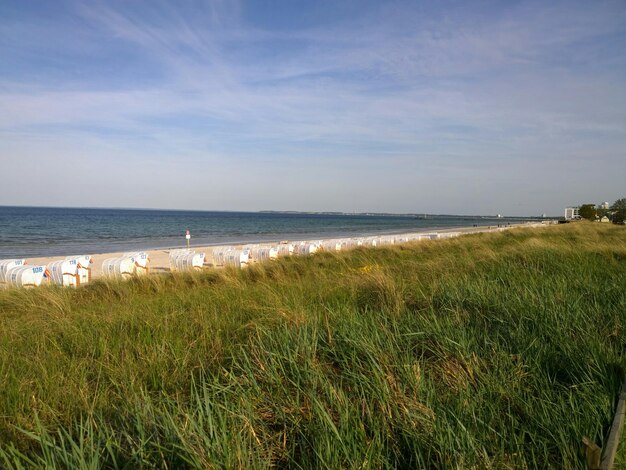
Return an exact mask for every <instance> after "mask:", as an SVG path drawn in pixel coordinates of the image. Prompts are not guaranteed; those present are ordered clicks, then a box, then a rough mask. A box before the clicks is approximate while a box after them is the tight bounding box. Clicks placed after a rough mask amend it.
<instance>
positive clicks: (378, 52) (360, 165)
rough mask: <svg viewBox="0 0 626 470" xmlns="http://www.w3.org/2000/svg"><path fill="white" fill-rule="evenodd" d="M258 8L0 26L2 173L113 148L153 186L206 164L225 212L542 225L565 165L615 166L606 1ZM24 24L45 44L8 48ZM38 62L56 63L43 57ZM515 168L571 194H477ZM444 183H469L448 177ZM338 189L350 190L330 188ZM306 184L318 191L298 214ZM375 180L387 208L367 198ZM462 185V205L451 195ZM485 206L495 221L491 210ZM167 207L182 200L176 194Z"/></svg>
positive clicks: (88, 14) (112, 10)
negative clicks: (387, 214) (430, 199)
mask: <svg viewBox="0 0 626 470" xmlns="http://www.w3.org/2000/svg"><path fill="white" fill-rule="evenodd" d="M255 8H260V6H259V5H255V4H252V3H247V2H242V3H237V2H209V3H206V4H203V5H202V6H200V7H199V8H191V7H190V5H187V4H181V5H178V4H176V5H174V4H172V3H170V2H150V3H149V4H145V5H138V4H136V3H133V4H130V3H126V2H125V3H120V4H115V3H109V2H107V3H98V2H84V3H75V4H71V7H70V8H69V9H67V10H66V11H63V12H61V13H60V14H58V17H54V18H53V19H48V20H41V19H37V18H34V17H33V15H32V13H31V12H29V11H28V10H27V9H24V10H21V9H19V8H18V9H17V12H16V13H15V14H14V15H12V16H11V17H10V18H9V19H7V20H6V21H3V22H1V23H0V38H2V43H4V44H5V45H6V46H5V47H4V48H3V49H4V50H2V49H0V52H1V53H2V54H3V55H6V56H7V57H8V58H9V60H8V64H9V65H10V66H11V67H12V68H11V70H8V68H7V67H8V66H5V67H4V68H0V71H3V70H4V71H5V72H6V73H3V75H4V77H5V79H2V78H0V109H5V110H10V112H8V113H2V114H0V136H2V140H3V141H4V144H0V162H1V161H4V162H8V161H9V160H12V161H11V165H10V166H9V165H8V164H6V165H5V164H3V166H4V167H5V168H10V169H11V171H12V172H14V173H19V171H20V168H21V166H20V163H19V161H17V160H15V158H16V157H15V156H16V155H19V156H20V158H21V159H22V160H23V161H35V160H36V159H37V158H40V155H41V154H42V153H48V154H51V155H53V157H52V159H53V161H58V162H59V164H58V166H59V167H61V168H63V167H64V165H63V163H62V160H61V158H62V157H61V156H60V153H62V152H66V153H72V154H76V155H78V154H79V153H80V152H81V151H80V150H77V149H82V153H83V154H84V155H91V156H92V157H91V158H90V162H91V163H90V164H89V165H87V167H86V168H90V166H91V167H99V165H98V164H97V163H95V162H97V161H99V160H98V159H99V158H106V157H104V156H103V155H107V154H116V155H119V156H120V158H121V160H123V161H124V162H125V164H124V165H126V166H128V165H131V166H132V165H134V164H132V162H136V165H137V166H139V167H141V166H142V165H146V164H149V165H161V166H162V167H163V169H164V171H163V174H162V175H161V176H159V174H155V175H154V178H155V181H157V182H158V184H165V182H166V181H167V180H168V178H167V176H168V173H167V172H168V171H169V172H170V174H171V172H172V171H174V173H175V174H180V175H181V177H182V175H184V174H185V171H183V170H180V171H179V170H174V169H175V168H177V161H179V160H180V159H181V158H182V159H183V160H184V161H186V162H193V164H194V165H196V166H197V167H199V168H202V169H203V171H205V170H207V171H209V172H210V171H211V170H210V169H211V168H216V167H217V168H220V171H219V173H220V174H221V175H222V176H223V178H224V179H225V180H230V179H237V178H238V179H242V178H243V179H246V182H247V184H246V185H245V186H242V185H237V187H236V188H233V187H231V186H229V185H228V184H222V183H219V181H218V182H215V181H214V183H216V185H215V186H214V187H207V188H204V189H203V191H204V192H203V194H205V195H206V197H207V198H212V197H216V195H217V194H218V193H219V194H220V197H219V199H220V200H224V201H225V202H224V206H223V207H222V208H230V209H258V208H267V207H270V206H268V204H270V203H271V204H274V205H273V206H272V207H275V208H277V209H288V208H289V209H332V208H336V209H347V210H353V209H354V208H353V207H346V205H345V204H346V201H345V200H342V199H341V197H344V198H345V197H349V198H352V199H353V198H360V199H361V202H359V208H360V209H362V210H370V209H371V210H374V209H376V210H420V211H429V210H433V211H448V212H481V211H493V210H495V211H497V212H506V208H510V211H517V212H519V211H526V212H528V211H534V212H537V211H539V212H543V211H547V210H552V211H555V210H556V209H557V208H558V207H560V205H561V204H567V203H572V202H576V199H575V198H576V197H577V196H576V194H577V191H578V188H577V187H576V185H577V184H578V183H579V182H580V181H581V177H580V176H579V174H578V171H574V170H573V169H571V167H572V165H581V164H582V163H581V162H584V161H586V160H588V159H589V158H592V159H593V160H595V161H597V162H599V163H600V164H601V165H614V164H615V162H616V161H619V160H620V159H621V158H623V157H624V154H623V150H622V149H623V148H625V147H624V144H625V143H626V135H625V131H624V128H625V126H624V125H625V124H626V111H625V110H626V85H625V83H626V81H625V80H624V78H626V77H625V75H626V73H625V72H626V55H625V54H624V53H623V52H622V51H623V50H626V7H625V6H624V5H623V4H621V3H619V2H614V3H610V2H607V3H601V2H598V3H595V4H594V5H593V6H592V7H590V6H589V4H585V3H580V4H576V3H572V2H567V3H561V4H559V3H551V4H550V5H545V4H544V3H540V2H523V3H519V4H516V5H515V6H508V5H507V4H501V5H500V4H480V3H478V4H473V5H471V6H468V5H465V4H462V5H456V6H446V5H441V4H439V3H436V4H432V5H427V6H426V7H424V6H421V7H416V6H414V5H413V4H412V3H411V2H408V3H404V2H399V3H394V4H386V5H382V6H381V5H379V4H373V5H369V6H367V7H363V8H362V9H359V10H358V11H355V12H354V14H353V15H345V14H344V15H338V16H340V17H339V19H335V18H332V15H328V17H327V18H323V17H322V18H321V19H320V18H319V17H318V18H317V20H316V21H314V22H312V23H311V24H308V23H307V22H306V21H305V20H304V19H299V20H301V23H303V24H301V26H300V27H299V28H291V27H288V26H289V23H290V21H292V20H293V18H290V17H288V16H286V17H283V18H281V17H280V15H281V12H280V10H277V11H276V15H277V19H276V21H277V22H279V23H280V22H282V23H283V24H284V25H285V27H274V28H269V27H267V25H264V24H263V23H262V22H255V21H253V20H252V19H253V18H254V17H255V15H254V13H255V12H254V9H255ZM329 8H330V7H329ZM306 13H307V12H303V13H302V14H303V15H305V14H306ZM331 13H332V12H331ZM318 16H319V15H318ZM34 25H36V26H34ZM35 27H36V28H39V29H37V35H38V36H40V37H50V38H53V41H51V42H50V44H49V45H47V44H46V43H45V42H43V43H42V42H31V41H26V42H24V43H21V42H20V41H19V37H20V36H26V35H27V33H28V32H29V31H31V30H32V29H31V28H35ZM65 27H66V28H67V29H66V30H65V29H64V28H65ZM59 31H63V32H62V33H61V32H59ZM68 31H69V32H71V33H73V34H69V33H68ZM74 38H80V39H81V40H83V41H84V44H76V43H75V40H74ZM0 47H1V46H0ZM46 54H52V55H53V56H54V57H55V60H56V62H57V64H56V65H55V63H54V61H52V63H48V62H46V61H43V64H40V63H39V62H38V59H37V58H39V57H44V56H46ZM0 67H1V66H0ZM64 67H65V68H66V69H64ZM38 71H39V72H41V73H40V74H38V73H37V72H38ZM48 71H50V75H51V77H53V79H52V80H51V81H50V82H48V81H47V80H46V73H47V72H48ZM46 140H47V143H42V144H41V145H38V144H37V142H46ZM33 142H35V143H34V144H33ZM51 143H53V144H52V145H51ZM155 155H158V157H155ZM77 158H78V157H77ZM550 162H551V163H550ZM124 165H122V167H123V166H124ZM268 165H272V168H274V169H276V168H281V171H280V174H281V179H276V178H274V177H271V176H266V177H265V178H266V181H267V184H265V183H264V182H263V179H262V178H260V176H259V177H257V178H256V179H255V178H252V179H250V178H249V177H247V176H246V177H242V176H241V169H243V168H245V169H246V170H247V171H249V172H251V173H252V174H255V175H261V174H263V172H269V171H270V170H269V168H268ZM320 166H321V167H323V171H321V170H318V169H317V168H318V167H320ZM24 168H25V167H24ZM368 168H371V169H372V170H371V171H370V170H369V169H368ZM568 168H570V170H568ZM564 169H565V170H564ZM512 170H514V171H516V172H517V173H516V174H517V175H518V177H520V178H537V175H541V177H540V179H541V180H545V181H546V185H549V184H550V183H549V182H550V181H551V180H553V179H554V178H557V177H558V178H559V181H563V180H562V175H563V171H571V175H572V177H571V184H570V183H567V184H566V185H565V186H564V187H563V195H561V196H560V197H558V198H556V199H555V195H554V194H553V191H552V189H551V188H548V187H546V188H545V191H544V193H543V194H545V199H546V202H545V206H543V207H536V201H535V202H532V205H530V204H529V205H527V206H522V207H521V208H520V207H519V206H517V204H518V203H517V201H518V200H519V199H521V198H523V197H525V195H524V194H523V192H518V193H511V194H508V195H500V194H498V193H497V192H496V191H497V189H498V185H493V186H494V189H493V190H489V189H484V190H481V191H478V190H476V187H475V184H476V183H477V182H478V183H481V184H483V183H484V184H492V183H490V182H491V181H494V180H498V179H500V180H506V181H509V180H510V172H511V171H512ZM51 171H52V172H53V173H54V170H51ZM303 171H306V172H308V173H307V174H308V175H309V176H308V177H306V176H303V173H302V172H303ZM476 171H478V175H477V174H476ZM621 171H622V172H624V171H625V170H623V169H622V170H621ZM350 172H352V173H350ZM459 172H461V173H460V174H463V172H465V174H466V175H470V178H472V179H473V180H474V182H473V183H469V182H467V181H466V182H464V181H463V178H460V179H454V178H453V182H450V181H449V179H450V178H452V176H451V175H456V174H459ZM60 173H61V172H59V174H60ZM108 173H110V172H108ZM157 173H158V172H157ZM31 174H32V172H31ZM205 174H206V173H205ZM337 174H341V175H344V177H345V175H346V174H352V175H354V174H356V175H359V176H360V179H357V180H353V179H352V178H344V180H339V181H338V180H337V177H336V175H337ZM400 175H401V176H400ZM624 176H626V175H625V174H624V173H622V174H620V171H619V170H618V171H617V172H613V173H612V175H610V176H608V177H605V181H604V183H603V184H598V185H597V187H596V188H595V191H596V193H597V196H595V197H596V198H601V199H606V198H610V197H618V196H620V195H619V194H617V191H618V190H619V188H621V187H623V179H624ZM191 177H192V178H195V179H197V176H195V175H194V176H191ZM211 177H214V176H211ZM293 181H298V182H299V185H295V186H294V184H293ZM411 181H419V182H420V184H418V185H416V184H412V183H411ZM438 182H441V183H442V184H439V183H438ZM155 184H156V183H155ZM333 184H338V185H343V186H346V188H345V189H343V190H338V191H334V192H333V191H329V190H327V188H328V186H329V185H331V186H332V185H333ZM399 184H400V186H399ZM316 185H317V186H318V187H320V188H326V190H324V191H320V192H319V196H318V197H317V199H316V200H313V201H312V200H311V198H310V196H309V194H308V192H309V191H314V188H315V187H316ZM372 185H382V187H383V188H385V190H384V191H382V190H381V193H384V195H382V196H381V194H377V195H376V197H374V196H372V192H371V191H369V189H368V188H369V187H371V186H372ZM401 185H405V186H401ZM458 185H461V187H462V188H465V190H461V191H460V192H459V191H458V188H457V186H458ZM105 186H106V184H105V181H103V180H101V179H99V178H98V177H97V176H96V177H95V178H94V180H93V181H92V187H94V188H96V189H97V190H96V191H94V202H91V204H97V202H96V198H100V199H98V200H99V201H102V202H101V205H106V204H109V203H108V202H107V201H109V200H110V199H107V197H106V196H105V193H104V190H103V189H102V188H104V187H105ZM298 187H301V188H308V189H307V190H306V191H304V192H302V193H300V192H299V191H298ZM607 188H608V189H607ZM181 191H182V192H183V194H184V192H185V190H184V188H181ZM428 191H438V192H439V193H440V194H439V196H438V198H436V200H437V204H438V205H437V207H424V206H422V205H419V203H417V204H418V206H416V202H415V201H419V200H424V197H425V196H426V194H427V193H428ZM473 191H474V192H475V193H476V197H475V199H474V200H473V201H472V202H471V204H472V207H467V208H465V209H464V208H463V207H462V204H463V203H467V201H466V200H464V198H462V197H461V194H463V193H465V194H468V193H469V194H472V192H473ZM520 191H521V190H520ZM237 192H243V194H244V195H243V196H240V195H239V194H236V193H237ZM606 192H610V193H611V194H606ZM14 194H15V188H13V187H11V188H10V189H7V190H6V192H4V191H2V190H0V203H1V202H3V201H4V202H5V203H10V202H19V201H20V199H19V197H18V198H17V199H16V198H15V196H13V195H14ZM333 194H334V197H335V198H333ZM341 194H343V196H341V197H339V195H341ZM346 194H349V195H350V196H346ZM428 194H429V193H428ZM594 194H595V193H594ZM407 195H412V196H410V197H409V196H407ZM497 198H502V199H501V202H500V203H499V204H501V205H503V206H504V208H501V207H500V206H498V207H495V208H494V207H492V206H493V204H494V203H493V201H494V200H495V199H497ZM568 198H569V199H568ZM566 199H567V200H566ZM570 199H574V201H570ZM163 200H164V199H158V198H153V199H149V200H148V201H147V202H145V203H144V204H147V205H150V206H155V205H161V206H163V205H164V204H163V202H162V201H163ZM514 200H515V201H516V202H515V204H514V203H513V201H514ZM172 201H173V203H172V204H171V205H170V206H172V205H173V206H179V207H182V204H183V202H184V203H185V204H188V200H187V199H185V197H184V196H181V197H178V198H173V199H172ZM228 201H231V202H228ZM236 201H239V202H236ZM241 201H255V202H254V203H252V202H249V203H245V202H241ZM277 201H283V202H282V203H279V202H277ZM567 201H570V202H567ZM116 205H120V203H119V202H118V203H117V204H116ZM122 205H124V204H122ZM127 205H130V206H137V205H141V204H140V203H138V202H137V201H134V200H129V202H128V204H127ZM193 206H194V207H195V208H201V207H203V206H202V204H201V203H199V202H198V203H194V205H193ZM211 207H212V208H219V207H216V206H211Z"/></svg>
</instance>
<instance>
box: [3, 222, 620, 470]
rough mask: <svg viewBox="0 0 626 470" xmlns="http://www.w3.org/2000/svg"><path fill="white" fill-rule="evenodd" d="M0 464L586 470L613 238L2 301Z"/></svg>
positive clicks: (614, 323) (415, 253)
mask: <svg viewBox="0 0 626 470" xmlns="http://www.w3.org/2000/svg"><path fill="white" fill-rule="evenodd" d="M0 312H1V314H0V380H1V383H2V387H1V388H0V416H1V417H2V418H1V419H0V442H1V443H2V446H1V447H0V462H1V464H0V465H3V464H4V465H7V466H19V465H23V466H26V467H29V466H46V465H47V466H55V467H71V468H81V467H90V468H98V467H126V468H137V467H141V466H143V467H153V466H155V467H165V466H167V467H168V468H180V467H185V466H188V467H207V468H224V467H225V468H237V467H245V468H250V467H259V468H264V467H269V466H289V467H304V468H311V467H314V468H315V467H318V468H319V467H330V468H339V467H344V468H357V467H367V468H369V467H376V468H379V467H384V468H397V467H405V468H415V467H417V468H420V467H422V468H550V467H555V468H584V462H583V459H582V454H581V446H580V442H581V438H582V436H584V435H586V436H589V437H590V438H592V439H594V440H595V441H596V442H597V443H598V444H602V442H603V440H604V439H605V438H606V432H607V430H608V428H609V426H610V423H611V420H612V414H613V411H614V405H615V400H616V398H617V395H618V391H619V387H620V381H621V379H622V377H623V368H624V365H625V361H624V348H625V346H626V332H625V331H624V328H623V324H624V323H625V321H626V230H625V229H624V228H623V227H616V226H608V224H607V225H605V224H590V223H578V224H569V225H567V226H559V227H546V228H542V229H519V230H513V231H510V232H505V233H497V234H480V235H471V236H467V237H461V238H458V239H452V240H445V241H438V242H417V243H414V244H408V245H405V246H394V247H389V248H381V249H367V250H364V249H363V250H362V249H359V250H355V251H352V252H349V253H337V254H321V255H316V256H314V257H311V258H289V259H284V260H281V261H279V262H276V263H272V264H267V265H262V266H255V267H252V268H250V269H247V270H244V271H231V270H224V271H219V272H217V271H207V272H202V273H193V274H177V275H172V276H170V275H167V276H151V277H149V278H140V279H134V280H132V281H130V282H126V283H115V282H104V281H101V282H96V283H94V284H93V285H89V286H86V287H84V288H80V289H77V290H71V289H54V288H43V289H33V290H5V291H0Z"/></svg>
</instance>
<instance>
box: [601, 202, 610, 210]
mask: <svg viewBox="0 0 626 470" xmlns="http://www.w3.org/2000/svg"><path fill="white" fill-rule="evenodd" d="M608 208H609V203H608V202H603V203H602V204H600V209H608Z"/></svg>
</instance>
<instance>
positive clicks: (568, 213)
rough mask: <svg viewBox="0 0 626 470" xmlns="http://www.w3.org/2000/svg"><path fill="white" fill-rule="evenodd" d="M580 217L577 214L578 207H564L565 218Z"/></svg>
mask: <svg viewBox="0 0 626 470" xmlns="http://www.w3.org/2000/svg"><path fill="white" fill-rule="evenodd" d="M572 219H580V215H578V207H566V208H565V220H572Z"/></svg>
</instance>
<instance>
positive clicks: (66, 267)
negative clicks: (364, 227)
mask: <svg viewBox="0 0 626 470" xmlns="http://www.w3.org/2000/svg"><path fill="white" fill-rule="evenodd" d="M458 235H459V233H457V232H444V233H436V232H435V233H426V234H424V233H420V234H408V235H406V234H405V235H383V236H374V237H362V238H337V239H330V240H308V241H301V242H293V243H292V242H281V243H278V244H252V245H246V246H244V247H243V248H235V247H232V246H216V247H212V248H210V249H209V250H207V251H205V252H202V253H196V252H195V251H193V250H190V249H180V250H171V251H170V252H169V267H170V271H189V270H199V269H202V268H204V267H205V266H213V267H234V268H245V267H246V266H248V265H249V264H252V263H258V262H265V261H271V260H274V259H277V258H280V257H284V256H309V255H313V254H315V253H317V252H320V251H326V252H329V251H330V252H333V251H345V250H350V249H354V248H357V247H360V246H363V247H376V246H385V245H394V244H399V243H406V242H410V241H418V240H437V239H442V238H451V237H456V236H458ZM92 263H93V260H92V257H91V256H90V255H81V256H68V257H66V258H64V259H60V260H55V261H52V262H50V263H49V264H47V265H45V266H44V265H28V264H27V263H26V260H24V259H10V260H0V285H2V284H4V285H10V286H39V285H41V284H44V283H50V284H57V285H61V286H78V285H81V284H86V283H88V282H90V280H91V268H90V265H91V264H92ZM149 264H150V256H149V254H148V253H146V252H144V251H138V252H131V253H124V254H123V255H122V256H118V257H112V258H108V259H105V260H104V261H103V263H102V273H103V275H104V276H107V277H113V278H121V279H126V278H129V277H131V276H136V275H145V274H148V273H149Z"/></svg>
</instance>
